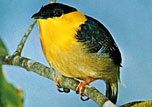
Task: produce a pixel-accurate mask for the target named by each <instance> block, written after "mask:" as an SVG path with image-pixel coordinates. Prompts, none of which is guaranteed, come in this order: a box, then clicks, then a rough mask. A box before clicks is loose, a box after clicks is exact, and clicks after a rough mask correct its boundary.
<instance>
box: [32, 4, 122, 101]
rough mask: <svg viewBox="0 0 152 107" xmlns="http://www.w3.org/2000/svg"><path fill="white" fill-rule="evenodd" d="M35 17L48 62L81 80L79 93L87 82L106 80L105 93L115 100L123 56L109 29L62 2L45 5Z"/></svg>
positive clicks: (69, 75) (60, 71)
mask: <svg viewBox="0 0 152 107" xmlns="http://www.w3.org/2000/svg"><path fill="white" fill-rule="evenodd" d="M32 18H34V19H36V20H37V23H38V29H39V36H40V42H41V47H42V50H43V53H44V56H45V57H46V60H47V61H48V63H49V65H50V66H52V67H53V68H54V69H55V70H56V71H57V72H59V73H60V74H61V75H63V76H65V77H69V78H74V79H78V80H80V83H79V85H78V86H77V88H76V91H78V92H79V94H80V96H81V95H82V94H83V91H84V87H85V86H86V85H89V84H90V83H91V82H93V81H95V80H104V82H105V84H106V96H107V97H108V98H109V99H110V100H111V101H112V102H113V103H116V101H117V94H118V82H120V67H121V63H122V58H121V53H120V50H119V48H118V46H117V44H116V43H115V41H114V39H113V37H112V35H111V33H110V32H109V31H108V29H107V28H106V27H105V26H104V25H103V24H102V23H101V22H99V21H98V20H96V19H95V18H92V17H90V16H88V15H85V14H83V13H82V12H80V11H79V10H77V9H76V8H74V7H72V6H68V5H66V4H62V3H50V4H47V5H45V6H42V7H41V8H40V10H39V11H38V12H37V13H35V14H34V15H33V16H32ZM56 82H57V83H58V84H59V81H56Z"/></svg>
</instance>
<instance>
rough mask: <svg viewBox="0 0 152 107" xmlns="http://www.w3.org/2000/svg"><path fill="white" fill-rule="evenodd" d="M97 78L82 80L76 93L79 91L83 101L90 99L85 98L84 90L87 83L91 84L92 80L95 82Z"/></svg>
mask: <svg viewBox="0 0 152 107" xmlns="http://www.w3.org/2000/svg"><path fill="white" fill-rule="evenodd" d="M95 80H96V79H95V78H89V79H86V80H84V81H81V82H80V83H79V85H78V86H77V88H76V93H79V95H80V98H81V100H82V101H86V100H89V98H86V99H84V98H83V97H84V95H83V92H84V87H85V85H89V84H90V83H91V82H93V81H95Z"/></svg>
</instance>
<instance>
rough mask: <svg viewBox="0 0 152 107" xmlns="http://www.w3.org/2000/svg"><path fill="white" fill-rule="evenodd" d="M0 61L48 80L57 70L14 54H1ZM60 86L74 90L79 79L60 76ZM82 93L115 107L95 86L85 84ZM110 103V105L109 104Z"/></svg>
mask: <svg viewBox="0 0 152 107" xmlns="http://www.w3.org/2000/svg"><path fill="white" fill-rule="evenodd" d="M0 63H1V64H3V65H16V66H19V67H22V68H25V69H26V70H27V71H33V72H35V73H37V74H39V75H41V76H43V77H46V78H48V79H50V80H54V79H55V76H56V74H57V72H56V71H55V70H54V69H53V68H51V67H50V68H49V67H46V66H45V65H42V64H41V63H39V62H36V61H34V60H32V59H28V58H25V57H21V56H19V55H16V56H3V57H2V56H1V57H0ZM59 81H60V86H61V87H62V88H68V89H72V90H74V91H75V89H76V87H77V85H78V84H79V81H77V80H75V79H72V78H67V77H64V76H61V77H60V78H59ZM84 95H86V96H87V97H89V98H90V99H92V100H94V101H95V102H96V103H97V104H98V105H99V106H100V107H116V106H115V105H114V104H113V103H112V102H111V101H110V100H108V98H107V97H105V96H104V95H103V94H102V93H100V92H99V91H98V90H97V89H96V88H94V87H92V86H85V89H84ZM109 105H111V106H109Z"/></svg>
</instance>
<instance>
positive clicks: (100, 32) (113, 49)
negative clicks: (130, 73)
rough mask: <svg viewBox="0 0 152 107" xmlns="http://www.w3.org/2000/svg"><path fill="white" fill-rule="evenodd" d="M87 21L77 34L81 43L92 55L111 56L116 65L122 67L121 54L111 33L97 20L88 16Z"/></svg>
mask: <svg viewBox="0 0 152 107" xmlns="http://www.w3.org/2000/svg"><path fill="white" fill-rule="evenodd" d="M86 18H87V21H86V22H85V24H82V25H81V30H80V31H78V33H77V36H76V37H77V39H78V41H79V42H84V44H85V45H86V46H87V47H88V51H89V52H91V53H98V52H100V54H101V55H102V54H106V53H107V54H109V55H110V57H111V58H112V59H113V61H114V63H115V64H116V65H119V66H121V54H120V51H119V49H118V47H117V45H116V43H115V41H114V39H113V38H112V36H111V34H110V33H109V31H108V30H107V29H106V28H105V27H104V25H102V24H101V23H100V22H98V21H97V20H95V19H93V18H91V17H88V16H86Z"/></svg>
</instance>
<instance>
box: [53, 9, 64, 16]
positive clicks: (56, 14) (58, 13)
mask: <svg viewBox="0 0 152 107" xmlns="http://www.w3.org/2000/svg"><path fill="white" fill-rule="evenodd" d="M62 14H63V13H62V11H61V10H55V11H54V16H56V17H60V16H62Z"/></svg>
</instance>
